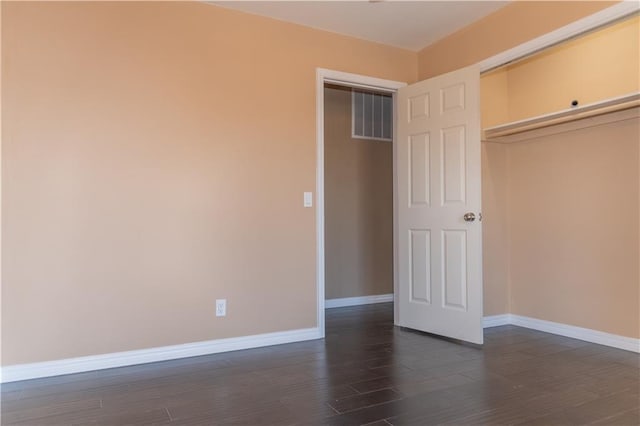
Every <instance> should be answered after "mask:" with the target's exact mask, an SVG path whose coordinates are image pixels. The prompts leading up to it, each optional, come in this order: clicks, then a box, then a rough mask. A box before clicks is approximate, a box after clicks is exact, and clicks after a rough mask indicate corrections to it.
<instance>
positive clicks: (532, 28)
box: [418, 1, 617, 80]
mask: <svg viewBox="0 0 640 426" xmlns="http://www.w3.org/2000/svg"><path fill="white" fill-rule="evenodd" d="M615 3H617V2H615V1H613V2H604V1H546V2H541V1H515V2H512V3H511V4H508V5H507V6H505V7H503V8H501V9H499V10H497V11H496V12H494V13H492V14H490V15H488V16H486V17H485V18H483V19H481V20H479V21H477V22H475V23H473V24H471V25H469V26H467V27H465V28H463V29H462V30H460V31H457V32H455V33H453V34H451V35H450V36H448V37H446V38H444V39H442V40H440V41H439V42H437V43H434V44H432V45H431V46H428V47H426V48H424V49H422V50H421V51H420V52H419V54H418V79H419V80H423V79H425V78H429V77H433V76H436V75H438V74H443V73H445V72H449V71H453V70H456V69H458V68H462V67H465V66H468V65H472V64H475V63H477V62H480V61H481V60H483V59H486V58H489V57H491V56H493V55H496V54H498V53H501V52H503V51H505V50H507V49H510V48H512V47H515V46H518V45H520V44H522V43H524V42H526V41H529V40H531V39H533V38H536V37H539V36H541V35H543V34H546V33H548V32H551V31H553V30H555V29H558V28H560V27H562V26H564V25H567V24H569V23H571V22H573V21H576V20H578V19H580V18H584V17H585V16H588V15H591V14H593V13H596V12H598V11H599V10H601V9H604V8H606V7H609V6H611V5H613V4H615Z"/></svg>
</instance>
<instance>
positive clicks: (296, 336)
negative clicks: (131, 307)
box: [0, 328, 323, 383]
mask: <svg viewBox="0 0 640 426" xmlns="http://www.w3.org/2000/svg"><path fill="white" fill-rule="evenodd" d="M322 337H323V336H322V334H321V332H320V329H319V328H306V329H300V330H291V331H281V332H276V333H266V334H257V335H254V336H243V337H232V338H228V339H218V340H209V341H205V342H195V343H186V344H183V345H174V346H162V347H158V348H150V349H140V350H135V351H127V352H115V353H110V354H103V355H92V356H83V357H78V358H68V359H61V360H56V361H46V362H36V363H32V364H19V365H10V366H6V367H2V369H1V371H0V383H7V382H15V381H18V380H27V379H35V378H41V377H51V376H60V375H63V374H72V373H82V372H85V371H92V370H103V369H106V368H114V367H124V366H127V365H135V364H146V363H150V362H158V361H167V360H171V359H179V358H187V357H192V356H200V355H209V354H215V353H220V352H229V351H237V350H241V349H251V348H259V347H262V346H271V345H279V344H283V343H293V342H302V341H305V340H314V339H321V338H322Z"/></svg>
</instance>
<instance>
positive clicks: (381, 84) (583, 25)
mask: <svg viewBox="0 0 640 426" xmlns="http://www.w3.org/2000/svg"><path fill="white" fill-rule="evenodd" d="M639 10H640V3H638V2H636V1H622V2H620V3H617V4H615V5H613V6H611V7H608V8H606V9H603V10H601V11H600V12H597V13H595V14H593V15H590V16H587V17H585V18H582V19H580V20H578V21H575V22H572V23H571V24H569V25H566V26H564V27H561V28H558V29H557V30H554V31H551V32H550V33H547V34H544V35H542V36H540V37H537V38H535V39H533V40H529V41H527V42H525V43H523V44H520V45H518V46H516V47H514V48H511V49H508V50H506V51H504V52H501V53H498V54H497V55H494V56H492V57H490V58H487V59H484V60H482V61H480V62H479V66H480V72H485V71H489V70H491V69H493V68H497V67H499V66H502V65H504V64H506V63H508V62H511V61H514V60H516V59H519V58H522V57H525V56H528V55H530V54H533V53H535V52H537V51H539V50H543V49H546V48H548V47H550V46H553V45H554V44H557V43H560V42H562V41H565V40H568V39H570V38H572V37H576V36H578V35H580V34H582V33H585V32H587V31H591V30H593V29H595V28H598V27H600V26H602V25H606V24H608V23H610V22H613V21H615V20H617V19H620V18H623V17H625V16H628V15H630V14H632V13H635V12H638V11H639ZM325 83H334V84H338V85H341V86H348V87H360V88H367V89H375V90H381V91H385V92H389V93H395V92H397V90H398V89H399V88H401V87H404V86H406V85H407V83H403V82H399V81H393V80H383V79H379V78H374V77H367V76H364V75H359V74H350V73H346V72H341V71H333V70H329V69H324V68H317V69H316V211H315V212H316V297H317V310H318V315H317V318H318V319H317V321H318V330H319V331H320V336H321V338H324V337H325V324H324V309H325V303H324V302H325V300H324V289H325V256H324V249H325V244H324V220H325V218H324V85H325ZM395 102H396V100H395V96H394V99H393V115H394V126H393V140H394V142H393V156H394V166H393V167H394V168H393V180H394V189H393V222H394V223H393V229H394V236H393V239H394V244H393V269H394V272H393V289H394V290H393V293H394V299H395V297H396V295H397V293H398V291H397V288H396V287H397V284H398V282H397V281H398V280H397V269H398V268H397V267H396V264H397V262H396V260H397V259H396V235H395V230H396V218H397V212H396V208H397V205H396V204H397V203H396V189H395V186H396V170H395V155H396V143H395V140H396V125H395V119H396V117H395V115H396V103H395ZM394 316H395V317H394V323H397V320H398V318H397V312H394Z"/></svg>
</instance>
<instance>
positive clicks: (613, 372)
mask: <svg viewBox="0 0 640 426" xmlns="http://www.w3.org/2000/svg"><path fill="white" fill-rule="evenodd" d="M485 336H486V339H485V341H486V343H485V345H484V347H483V348H477V347H472V346H466V345H462V344H460V343H456V342H452V341H448V340H444V339H439V338H435V337H433V336H429V335H425V334H421V333H416V332H411V331H408V330H402V329H399V328H396V327H394V326H393V307H392V305H391V304H379V305H369V306H364V307H352V308H339V309H330V310H328V311H327V338H326V340H318V341H311V342H302V343H294V344H288V345H280V346H272V347H267V348H260V349H252V350H246V351H238V352H229V353H225V354H217V355H209V356H203V357H197V358H188V359H182V360H176V361H167V362H162V363H155V364H146V365H140V366H133V367H123V368H117V369H111V370H103V371H97V372H89V373H81V374H74V375H68V376H60V377H53V378H48V379H38V380H30V381H24V382H15V383H8V384H5V385H3V386H2V424H4V425H14V424H22V425H69V424H74V425H75V424H104V425H125V424H170V425H217V424H221V425H222V424H235V425H278V426H280V425H360V424H372V425H376V426H377V425H384V426H387V425H389V424H391V425H432V424H451V425H482V424H491V425H503V424H505V425H506V424H518V425H584V424H597V425H621V426H622V425H638V424H640V412H639V408H638V407H639V401H640V392H639V374H640V366H639V356H638V354H634V353H631V352H626V351H622V350H617V349H612V348H608V347H605V346H599V345H594V344H590V343H586V342H582V341H579V340H573V339H568V338H564V337H559V336H554V335H551V334H546V333H541V332H537V331H532V330H528V329H524V328H518V327H513V326H504V327H495V328H491V329H487V330H485Z"/></svg>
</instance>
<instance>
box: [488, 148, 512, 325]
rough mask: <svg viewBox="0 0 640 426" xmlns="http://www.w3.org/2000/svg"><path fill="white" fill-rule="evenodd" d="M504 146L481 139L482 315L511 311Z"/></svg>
mask: <svg viewBox="0 0 640 426" xmlns="http://www.w3.org/2000/svg"><path fill="white" fill-rule="evenodd" d="M507 167H508V163H507V147H506V146H505V145H502V144H497V143H484V142H483V143H482V271H483V287H484V288H483V290H484V292H483V293H484V294H483V303H484V312H483V314H484V315H485V316H487V315H499V314H505V313H508V312H510V295H509V292H510V289H509V265H510V252H509V240H508V229H507V219H508V217H507V177H508V169H507Z"/></svg>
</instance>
